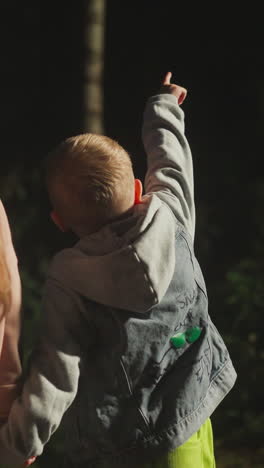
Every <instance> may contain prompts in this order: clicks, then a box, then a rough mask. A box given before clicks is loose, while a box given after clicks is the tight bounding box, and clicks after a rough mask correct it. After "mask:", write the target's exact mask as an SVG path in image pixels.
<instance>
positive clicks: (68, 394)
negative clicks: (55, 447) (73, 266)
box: [0, 280, 88, 466]
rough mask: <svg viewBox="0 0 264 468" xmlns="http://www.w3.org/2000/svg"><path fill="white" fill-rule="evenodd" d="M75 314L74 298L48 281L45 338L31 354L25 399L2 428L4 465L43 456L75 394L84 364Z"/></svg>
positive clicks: (0, 451)
mask: <svg viewBox="0 0 264 468" xmlns="http://www.w3.org/2000/svg"><path fill="white" fill-rule="evenodd" d="M77 314H78V304H76V300H75V299H74V298H73V297H72V295H71V294H70V293H68V292H65V291H64V289H63V288H62V287H61V286H60V285H59V284H58V283H57V282H55V281H53V280H48V281H47V284H46V289H45V294H44V299H43V319H42V324H41V338H40V339H39V341H38V347H37V348H36V349H35V351H34V353H33V354H32V356H31V359H30V369H29V372H28V376H27V378H26V380H25V383H24V386H23V391H22V394H21V397H20V398H18V399H17V400H16V401H15V402H14V404H13V406H12V408H11V411H10V415H9V418H8V423H7V424H6V425H4V426H3V427H2V429H1V430H0V460H4V461H5V463H9V464H10V463H14V465H15V463H16V464H17V461H19V463H20V465H22V464H23V463H24V462H25V460H26V459H28V460H29V462H30V461H32V459H33V460H34V456H38V455H40V454H41V453H42V451H43V448H44V445H45V444H46V443H47V441H48V440H49V438H50V437H51V435H52V434H53V432H54V431H55V430H56V429H57V427H58V426H59V424H60V422H61V419H62V416H63V415H64V413H65V411H66V410H67V409H68V407H69V406H70V405H71V403H72V402H73V400H74V398H75V396H76V393H77V388H78V380H79V364H80V347H79V341H80V340H79V338H78V335H77V334H78V333H80V331H79V329H78V330H76V327H77V323H78V321H76V316H77ZM87 339H88V331H87ZM31 457H32V458H31ZM24 466H26V465H24Z"/></svg>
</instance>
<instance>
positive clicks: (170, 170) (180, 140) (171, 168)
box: [143, 73, 195, 237]
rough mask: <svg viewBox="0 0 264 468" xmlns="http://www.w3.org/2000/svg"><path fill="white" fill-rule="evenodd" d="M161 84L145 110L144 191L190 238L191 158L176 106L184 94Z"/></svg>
mask: <svg viewBox="0 0 264 468" xmlns="http://www.w3.org/2000/svg"><path fill="white" fill-rule="evenodd" d="M170 78H171V73H167V74H166V76H165V79H164V80H163V86H162V88H161V94H158V95H155V96H152V97H151V98H150V99H149V101H148V103H147V106H146V110H145V113H144V123H143V143H144V146H145V150H146V153H147V159H148V170H147V174H146V178H145V190H146V192H147V193H149V192H158V196H159V197H160V198H161V199H162V200H163V201H165V202H166V204H167V205H169V207H170V208H171V210H172V211H173V213H174V214H175V216H176V218H177V219H178V220H179V221H180V222H181V223H182V224H183V225H184V226H185V227H186V229H187V230H188V231H189V233H190V234H191V236H192V237H194V229H195V206H194V191H193V165H192V155H191V151H190V148H189V145H188V142H187V139H186V137H185V135H184V113H183V111H182V109H180V107H179V105H180V104H182V102H183V101H184V99H185V96H186V93H187V91H186V90H185V89H184V88H182V87H180V86H177V85H175V84H171V83H170Z"/></svg>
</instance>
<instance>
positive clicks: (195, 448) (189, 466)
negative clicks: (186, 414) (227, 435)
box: [142, 419, 215, 468]
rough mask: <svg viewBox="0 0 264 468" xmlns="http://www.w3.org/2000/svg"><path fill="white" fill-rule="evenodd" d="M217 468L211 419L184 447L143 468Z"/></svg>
mask: <svg viewBox="0 0 264 468" xmlns="http://www.w3.org/2000/svg"><path fill="white" fill-rule="evenodd" d="M194 467H195V468H215V459H214V447H213V432H212V426H211V421H210V419H207V420H206V421H205V423H204V424H203V425H202V426H201V427H200V429H199V430H198V431H197V432H196V433H195V434H193V435H192V436H191V437H190V439H188V440H187V441H186V442H185V443H184V444H183V445H181V446H180V447H177V448H176V449H175V450H174V451H173V452H170V453H168V454H167V455H166V456H164V457H162V458H160V459H159V460H157V461H155V462H153V463H148V464H147V465H144V466H142V468H194Z"/></svg>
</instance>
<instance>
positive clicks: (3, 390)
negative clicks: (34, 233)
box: [0, 201, 21, 424]
mask: <svg viewBox="0 0 264 468" xmlns="http://www.w3.org/2000/svg"><path fill="white" fill-rule="evenodd" d="M0 249H1V251H0V255H1V259H0V260H1V269H2V272H1V275H2V278H1V280H2V281H3V276H5V277H6V279H5V282H6V283H8V286H9V287H8V289H7V284H6V285H5V289H6V290H7V292H6V294H5V296H6V298H5V299H6V300H4V298H3V296H2V298H1V301H0V424H1V423H2V422H3V421H4V420H5V419H6V418H7V416H8V413H9V410H10V407H11V405H12V402H13V400H14V399H15V398H16V396H17V394H18V392H19V383H18V381H19V377H20V375H21V363H20V358H19V352H18V342H19V335H20V307H21V286H20V278H19V273H18V267H17V258H16V254H15V251H14V248H13V243H12V238H11V233H10V228H9V224H8V219H7V216H6V213H5V209H4V207H3V205H2V202H1V201H0ZM2 286H3V283H2ZM1 292H2V289H1ZM2 293H3V292H2Z"/></svg>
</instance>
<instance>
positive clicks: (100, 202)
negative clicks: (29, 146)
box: [46, 133, 134, 228]
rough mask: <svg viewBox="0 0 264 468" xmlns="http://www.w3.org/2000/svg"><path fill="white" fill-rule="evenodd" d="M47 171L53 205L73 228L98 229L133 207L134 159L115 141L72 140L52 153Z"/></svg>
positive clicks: (86, 136)
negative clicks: (88, 227) (88, 226)
mask: <svg viewBox="0 0 264 468" xmlns="http://www.w3.org/2000/svg"><path fill="white" fill-rule="evenodd" d="M46 170H47V172H46V181H47V188H48V192H49V195H50V199H51V202H52V204H53V206H54V208H55V210H56V211H57V212H58V214H59V215H61V216H62V218H63V219H64V220H66V222H67V223H68V224H69V226H70V227H72V226H76V225H79V226H86V225H87V224H89V225H90V226H92V227H93V228H98V227H101V226H102V225H104V224H106V223H107V222H109V221H111V220H112V219H114V218H116V217H118V216H120V215H122V214H123V213H124V212H125V211H127V210H128V209H129V208H131V206H133V203H134V174H133V169H132V163H131V159H130V157H129V155H128V153H127V152H126V151H125V150H124V148H122V146H120V145H119V144H118V143H117V142H116V141H114V140H112V139H111V138H108V137H106V136H102V135H96V134H91V133H86V134H82V135H78V136H75V137H71V138H68V139H67V140H65V141H64V142H62V143H61V144H60V145H59V146H57V148H55V150H54V151H53V152H52V153H50V155H49V156H48V158H47V162H46Z"/></svg>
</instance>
